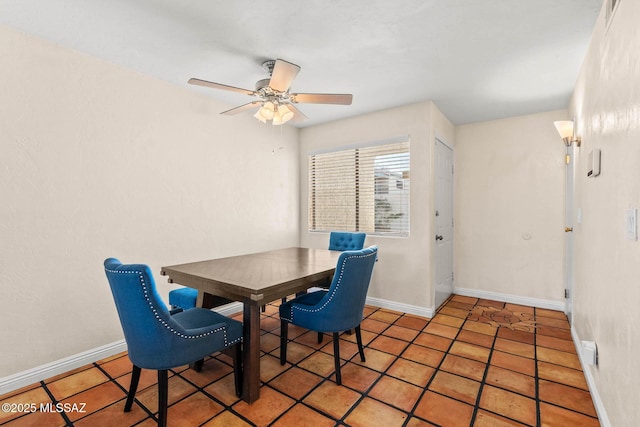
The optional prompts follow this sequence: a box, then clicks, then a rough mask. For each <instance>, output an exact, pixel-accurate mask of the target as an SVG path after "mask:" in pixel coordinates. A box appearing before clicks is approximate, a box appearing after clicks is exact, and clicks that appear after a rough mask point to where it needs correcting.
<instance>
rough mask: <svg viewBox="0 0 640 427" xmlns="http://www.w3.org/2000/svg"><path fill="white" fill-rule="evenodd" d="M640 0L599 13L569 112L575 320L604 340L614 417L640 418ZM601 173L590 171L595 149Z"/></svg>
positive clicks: (597, 371)
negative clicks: (637, 221) (634, 227)
mask: <svg viewBox="0 0 640 427" xmlns="http://www.w3.org/2000/svg"><path fill="white" fill-rule="evenodd" d="M639 20H640V1H637V0H622V1H620V2H619V8H618V10H617V11H616V12H615V14H614V15H613V20H612V21H611V24H610V26H609V27H608V28H607V25H606V23H605V13H604V12H603V13H601V15H600V17H599V19H598V22H597V23H596V27H595V30H594V33H593V37H592V40H591V45H590V47H589V50H588V52H587V56H586V58H585V61H584V63H583V65H582V69H581V72H580V75H579V78H578V81H577V84H576V89H575V92H574V95H573V101H572V104H571V108H570V112H571V114H572V115H573V116H575V117H576V119H577V122H578V126H577V129H578V134H579V135H580V136H582V147H581V148H579V149H578V152H577V159H576V160H577V163H576V202H575V203H576V207H577V208H580V209H581V211H582V222H581V223H579V224H578V223H577V224H576V227H575V242H576V244H575V265H576V269H575V286H574V316H573V318H574V328H575V330H576V332H577V334H578V336H579V338H580V339H581V340H589V341H595V342H596V344H597V345H598V352H599V356H600V358H599V365H598V367H591V368H590V370H591V373H592V375H593V377H594V379H595V383H596V386H597V389H598V392H599V394H600V396H601V397H602V400H603V402H604V404H605V407H606V412H607V414H608V416H609V419H610V421H611V425H614V426H616V427H622V426H638V425H640V407H639V406H638V398H637V387H638V384H639V383H640V367H639V366H640V364H638V354H640V315H639V314H638V313H639V309H638V302H640V242H638V241H630V240H627V239H626V236H625V228H626V227H625V214H626V211H627V210H628V209H640V83H639V82H640V26H639V25H638V21H639ZM593 149H600V150H602V172H601V175H600V176H598V177H597V178H587V176H586V171H587V158H588V153H589V152H590V151H592V150H593Z"/></svg>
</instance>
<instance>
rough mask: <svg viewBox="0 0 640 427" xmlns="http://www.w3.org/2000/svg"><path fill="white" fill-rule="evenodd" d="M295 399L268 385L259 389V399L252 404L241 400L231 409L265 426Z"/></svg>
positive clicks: (293, 402)
mask: <svg viewBox="0 0 640 427" xmlns="http://www.w3.org/2000/svg"><path fill="white" fill-rule="evenodd" d="M295 403H296V402H295V400H293V399H291V398H290V397H288V396H285V395H284V394H282V393H280V392H279V391H276V390H274V389H272V388H270V387H262V388H261V389H260V399H258V400H256V401H255V402H253V403H252V404H248V403H247V402H245V401H243V400H241V401H240V402H238V403H236V404H235V405H233V409H234V410H235V411H237V412H238V413H239V414H242V415H243V416H244V417H246V418H247V419H249V420H251V421H252V422H253V423H255V424H257V425H259V426H266V425H268V424H270V423H271V422H273V420H275V419H276V418H278V417H279V416H280V415H282V414H283V413H284V412H285V411H287V410H288V409H289V408H291V407H292V406H293V405H294V404H295Z"/></svg>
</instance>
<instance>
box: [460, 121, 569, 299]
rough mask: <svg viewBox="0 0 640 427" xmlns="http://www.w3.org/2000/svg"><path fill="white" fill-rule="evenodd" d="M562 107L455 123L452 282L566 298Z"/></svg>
mask: <svg viewBox="0 0 640 427" xmlns="http://www.w3.org/2000/svg"><path fill="white" fill-rule="evenodd" d="M564 119H566V111H555V112H548V113H541V114H532V115H528V116H522V117H514V118H510V119H503V120H495V121H490V122H482V123H474V124H469V125H464V126H458V127H457V128H456V150H455V166H456V173H455V195H456V196H455V221H456V222H455V236H456V238H455V248H456V257H455V279H456V280H455V286H456V287H459V288H468V289H473V290H476V291H486V292H497V293H501V294H507V295H516V296H520V297H529V298H536V299H542V300H547V301H552V302H557V303H559V304H562V302H563V301H564V299H563V298H564V295H563V289H564V232H563V227H564V185H565V181H564V176H565V165H564V152H565V147H564V144H563V143H562V140H561V139H560V138H559V136H558V133H557V132H556V130H555V127H554V126H553V121H554V120H564Z"/></svg>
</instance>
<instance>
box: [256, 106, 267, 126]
mask: <svg viewBox="0 0 640 427" xmlns="http://www.w3.org/2000/svg"><path fill="white" fill-rule="evenodd" d="M261 111H262V108H261V109H260V110H258V111H256V113H255V114H254V115H253V117H255V118H256V119H258V120H260V121H261V122H262V123H267V119H265V118H264V117H262V115H261V114H260V112H261Z"/></svg>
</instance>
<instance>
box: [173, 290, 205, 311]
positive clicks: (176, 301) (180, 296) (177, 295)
mask: <svg viewBox="0 0 640 427" xmlns="http://www.w3.org/2000/svg"><path fill="white" fill-rule="evenodd" d="M197 299H198V290H197V289H193V288H180V289H174V290H172V291H170V292H169V305H171V306H173V307H182V308H184V309H187V308H193V307H195V306H196V300H197Z"/></svg>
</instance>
